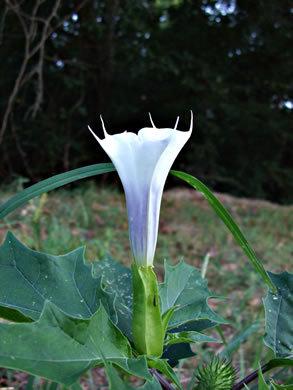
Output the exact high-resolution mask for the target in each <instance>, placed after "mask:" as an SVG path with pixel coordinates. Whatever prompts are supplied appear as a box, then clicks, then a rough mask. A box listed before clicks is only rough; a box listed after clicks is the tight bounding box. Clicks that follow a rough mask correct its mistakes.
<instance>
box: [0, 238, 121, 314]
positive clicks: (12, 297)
mask: <svg viewBox="0 0 293 390" xmlns="http://www.w3.org/2000/svg"><path fill="white" fill-rule="evenodd" d="M83 253H84V249H83V248H80V249H77V250H75V251H73V252H70V253H68V254H66V255H64V256H52V255H47V254H45V253H40V252H36V251H32V250H31V249H29V248H27V247H25V246H24V245H23V244H21V243H20V242H19V241H18V240H17V239H16V238H15V237H14V235H13V234H12V233H10V232H8V233H7V236H6V239H5V241H4V243H3V244H2V246H1V247H0V306H2V307H0V316H2V317H3V318H7V319H9V320H15V321H23V320H26V317H27V320H28V321H29V320H30V319H33V320H36V319H38V318H39V316H40V313H41V311H42V310H43V306H44V302H45V300H49V301H51V302H53V303H54V304H55V305H56V306H58V307H59V308H60V309H62V310H64V311H65V312H66V313H68V314H69V315H72V316H74V317H79V318H89V317H90V316H91V315H92V314H93V313H95V311H96V310H97V309H98V307H99V306H100V302H102V303H103V306H104V307H105V308H106V310H107V312H108V313H109V315H110V316H111V319H113V320H114V321H116V320H117V318H116V311H115V308H114V298H115V297H114V295H113V294H111V293H109V292H106V291H104V290H103V288H102V287H101V277H100V278H94V277H93V275H92V266H91V265H89V264H86V263H85V262H84V257H83ZM17 312H19V313H18V314H17V315H16V313H17ZM20 313H21V314H20Z"/></svg>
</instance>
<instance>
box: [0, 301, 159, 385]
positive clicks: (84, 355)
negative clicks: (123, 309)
mask: <svg viewBox="0 0 293 390" xmlns="http://www.w3.org/2000/svg"><path fill="white" fill-rule="evenodd" d="M102 356H103V357H102ZM131 356H132V352H131V347H130V344H129V342H128V340H127V339H126V337H125V336H124V335H123V334H122V333H121V331H120V330H119V329H118V328H117V327H116V326H115V325H114V324H113V322H111V321H110V319H109V317H108V315H107V313H106V311H105V309H104V308H103V306H102V305H101V306H100V307H99V309H98V310H97V311H96V313H95V314H94V315H93V316H92V317H91V318H90V319H87V320H86V319H78V318H73V317H70V316H68V315H67V314H65V313H64V312H62V311H60V310H59V309H58V308H57V307H56V306H55V305H53V304H52V303H51V302H48V301H46V304H45V306H44V310H43V312H42V314H41V316H40V318H39V320H37V321H36V322H33V323H29V324H27V323H25V324H3V323H1V324H0V366H2V367H7V368H12V369H17V370H22V371H26V372H29V373H31V374H33V375H38V376H41V377H44V378H47V379H50V380H52V381H56V382H60V383H63V384H64V385H66V386H70V385H72V384H73V383H75V382H76V381H77V379H78V378H79V377H80V376H81V375H83V374H84V373H85V372H86V371H87V370H89V369H90V368H92V367H94V366H96V365H102V364H103V359H106V360H107V361H108V362H110V363H113V364H114V365H115V366H117V367H119V368H120V369H122V370H123V371H125V372H127V373H129V374H130V375H135V376H138V377H141V378H144V379H147V380H152V377H151V375H150V373H149V372H148V369H147V365H146V360H145V358H141V359H133V358H132V357H131Z"/></svg>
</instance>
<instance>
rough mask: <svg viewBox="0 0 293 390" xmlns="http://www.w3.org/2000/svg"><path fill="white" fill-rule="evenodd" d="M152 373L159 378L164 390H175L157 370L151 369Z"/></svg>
mask: <svg viewBox="0 0 293 390" xmlns="http://www.w3.org/2000/svg"><path fill="white" fill-rule="evenodd" d="M149 370H150V373H151V374H152V375H154V376H156V377H157V379H158V381H159V382H160V384H161V386H162V389H163V390H175V389H174V387H172V386H171V385H170V384H169V382H167V381H166V379H164V378H163V377H162V376H161V375H160V374H159V373H158V371H157V370H156V369H155V368H150V369H149Z"/></svg>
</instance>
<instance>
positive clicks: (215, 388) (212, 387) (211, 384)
mask: <svg viewBox="0 0 293 390" xmlns="http://www.w3.org/2000/svg"><path fill="white" fill-rule="evenodd" d="M196 379H197V380H198V384H197V385H196V387H194V390H231V389H232V386H233V383H234V381H235V379H236V370H235V369H234V368H233V367H232V365H231V362H227V361H226V360H219V359H218V358H214V359H213V360H212V362H211V364H210V365H209V366H203V367H201V368H199V369H198V374H197V375H196Z"/></svg>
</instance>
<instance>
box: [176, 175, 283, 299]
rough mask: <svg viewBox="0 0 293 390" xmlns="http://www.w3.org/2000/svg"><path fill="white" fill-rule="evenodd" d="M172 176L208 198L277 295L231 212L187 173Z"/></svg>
mask: <svg viewBox="0 0 293 390" xmlns="http://www.w3.org/2000/svg"><path fill="white" fill-rule="evenodd" d="M170 173H172V175H174V176H176V177H179V178H180V179H182V180H184V181H186V182H187V183H188V184H190V185H191V186H192V187H193V188H195V189H196V190H198V191H199V192H201V194H202V195H203V196H204V197H205V198H206V200H207V201H208V202H209V204H210V205H211V206H212V207H213V209H214V210H215V212H216V213H217V214H218V216H219V217H220V218H221V219H222V221H223V222H224V224H225V225H226V226H227V228H228V229H229V230H230V232H231V233H232V234H233V236H234V238H235V239H236V241H237V242H238V243H239V244H240V246H241V248H242V249H243V251H244V252H245V253H246V255H247V257H248V258H249V260H250V261H251V263H252V264H253V266H254V267H255V269H256V270H257V272H258V273H259V274H260V276H261V277H262V278H263V280H264V281H265V283H266V284H267V285H268V287H270V288H271V289H272V290H273V291H274V293H277V290H276V287H275V285H274V284H273V282H272V281H271V279H270V278H269V276H268V274H267V272H266V270H265V269H264V267H263V265H262V263H261V262H260V260H259V259H258V258H257V257H256V254H255V253H254V251H253V249H252V248H251V246H250V245H249V243H248V241H247V240H246V238H245V236H244V235H243V233H242V232H241V230H240V229H239V227H238V225H237V224H236V222H235V221H234V220H233V218H232V217H231V215H230V214H229V212H228V211H227V210H226V209H225V207H224V206H223V205H222V203H221V202H220V201H219V200H218V199H217V198H216V197H215V195H213V193H212V192H211V191H210V190H209V189H208V188H207V187H206V186H205V185H204V184H203V183H202V182H201V181H199V180H198V179H196V178H195V177H194V176H191V175H189V174H187V173H184V172H180V171H170Z"/></svg>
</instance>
